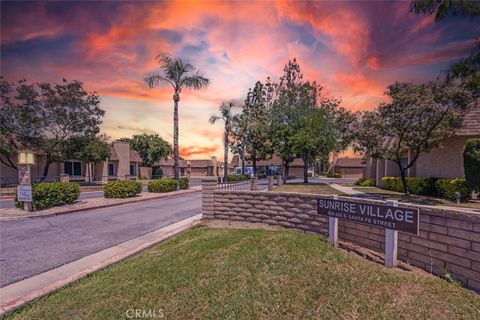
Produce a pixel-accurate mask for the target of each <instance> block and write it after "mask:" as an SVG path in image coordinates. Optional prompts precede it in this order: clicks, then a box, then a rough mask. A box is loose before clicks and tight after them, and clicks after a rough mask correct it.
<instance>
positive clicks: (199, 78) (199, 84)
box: [180, 71, 210, 90]
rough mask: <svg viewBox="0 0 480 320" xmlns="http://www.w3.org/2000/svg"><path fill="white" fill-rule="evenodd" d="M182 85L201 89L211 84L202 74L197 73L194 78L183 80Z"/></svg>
mask: <svg viewBox="0 0 480 320" xmlns="http://www.w3.org/2000/svg"><path fill="white" fill-rule="evenodd" d="M180 83H181V85H185V86H186V87H187V88H193V89H196V90H198V89H201V88H205V87H207V86H208V85H209V84H210V79H208V78H206V77H204V76H203V75H202V74H200V72H198V71H197V72H196V73H195V74H194V75H193V76H188V77H185V78H183V79H182V81H181V82H180Z"/></svg>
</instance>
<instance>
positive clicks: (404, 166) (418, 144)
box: [356, 82, 474, 195]
mask: <svg viewBox="0 0 480 320" xmlns="http://www.w3.org/2000/svg"><path fill="white" fill-rule="evenodd" d="M386 93H387V94H388V95H389V96H390V97H391V102H390V103H383V104H381V105H380V106H379V107H378V109H377V110H376V111H374V112H366V113H364V114H363V117H362V122H361V123H360V124H359V125H358V128H357V130H356V149H357V150H360V151H364V152H368V153H369V154H370V155H371V156H372V157H376V158H381V159H387V160H391V161H393V162H394V163H396V164H397V166H398V169H399V172H400V176H401V179H402V184H403V190H404V193H405V195H409V190H408V185H407V182H406V175H407V170H408V169H409V168H411V167H412V166H413V165H414V164H415V162H416V161H417V159H418V157H419V156H420V155H421V154H422V153H424V152H428V151H429V150H431V149H433V148H436V147H438V146H439V145H440V144H441V142H442V141H443V140H444V139H446V138H448V137H450V136H452V135H453V134H454V133H455V130H456V129H458V128H460V127H461V125H462V122H463V118H464V116H465V114H466V113H467V112H468V111H469V110H470V108H471V106H472V105H473V102H474V98H473V96H472V94H471V92H470V91H468V90H465V88H464V87H462V86H452V85H451V84H447V83H446V82H429V83H424V84H420V85H414V84H410V83H400V82H396V83H394V84H392V85H390V86H389V87H388V89H387V92H386Z"/></svg>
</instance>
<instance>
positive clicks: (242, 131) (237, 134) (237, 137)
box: [230, 108, 247, 175]
mask: <svg viewBox="0 0 480 320" xmlns="http://www.w3.org/2000/svg"><path fill="white" fill-rule="evenodd" d="M242 109H243V108H242ZM246 147H247V121H246V119H245V115H244V114H243V113H240V114H236V115H234V116H233V119H232V141H231V143H230V150H231V151H232V153H234V154H238V155H240V158H241V163H242V167H241V171H242V174H243V175H244V174H245V158H246V156H245V153H246Z"/></svg>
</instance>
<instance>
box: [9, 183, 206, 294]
mask: <svg viewBox="0 0 480 320" xmlns="http://www.w3.org/2000/svg"><path fill="white" fill-rule="evenodd" d="M199 213H201V193H194V194H186V195H181V196H173V197H168V198H162V199H158V200H150V201H144V202H139V203H132V204H126V205H122V206H116V207H111V208H104V209H94V210H86V211H85V212H78V213H72V214H65V215H59V216H48V217H44V218H40V217H38V218H32V219H25V220H16V221H15V220H14V221H3V222H0V257H1V259H0V287H4V286H6V285H8V284H11V283H14V282H17V281H20V280H22V279H25V278H28V277H31V276H33V275H36V274H39V273H42V272H45V271H47V270H50V269H52V268H55V267H58V266H60V265H63V264H65V263H68V262H71V261H74V260H77V259H79V258H82V257H84V256H87V255H90V254H92V253H95V252H98V251H100V250H103V249H105V248H109V247H111V246H113V245H116V244H119V243H122V242H125V241H127V240H130V239H132V238H135V237H138V236H140V235H143V234H145V233H148V232H152V231H154V230H156V229H159V228H162V227H164V226H167V225H170V224H172V223H174V222H177V221H180V220H183V219H186V218H188V217H191V216H194V215H196V214H199Z"/></svg>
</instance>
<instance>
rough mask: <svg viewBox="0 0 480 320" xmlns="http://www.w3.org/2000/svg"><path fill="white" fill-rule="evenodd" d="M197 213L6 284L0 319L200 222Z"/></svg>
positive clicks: (2, 292)
mask: <svg viewBox="0 0 480 320" xmlns="http://www.w3.org/2000/svg"><path fill="white" fill-rule="evenodd" d="M201 216H202V215H201V214H198V215H196V216H193V217H191V218H188V219H185V220H181V221H179V222H176V223H174V224H171V225H169V226H167V227H164V228H161V229H158V230H156V231H153V232H150V233H147V234H144V235H142V236H140V237H137V238H134V239H131V240H129V241H126V242H123V243H120V244H118V245H115V246H113V247H110V248H108V249H104V250H102V251H99V252H97V253H94V254H92V255H89V256H86V257H83V258H81V259H78V260H76V261H73V262H70V263H67V264H65V265H63V266H60V267H57V268H55V269H52V270H49V271H46V272H44V273H41V274H38V275H36V276H33V277H31V278H28V279H25V280H22V281H19V282H16V283H13V284H10V285H8V286H6V287H3V288H1V289H0V291H1V295H0V317H1V315H2V314H4V313H6V312H11V311H13V310H14V309H16V308H18V307H20V306H21V305H23V304H25V303H27V302H29V301H32V300H34V299H38V298H40V297H42V296H44V295H46V294H48V293H50V292H52V291H54V290H57V289H59V288H61V287H64V286H66V285H67V284H69V283H71V282H73V281H76V280H78V279H80V278H82V277H84V276H86V275H88V274H90V273H92V272H95V271H97V270H100V269H102V268H105V267H107V266H109V265H111V264H114V263H117V262H119V261H121V260H123V259H125V258H127V257H129V256H131V255H133V254H136V253H138V252H140V251H142V250H145V249H147V248H149V247H151V246H153V245H156V244H157V243H159V242H161V241H163V240H166V239H167V238H169V237H172V236H174V235H176V234H178V233H180V232H183V231H185V230H187V229H189V228H191V227H192V226H194V225H196V224H198V223H199V222H200V220H201V218H202V217H201Z"/></svg>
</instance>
